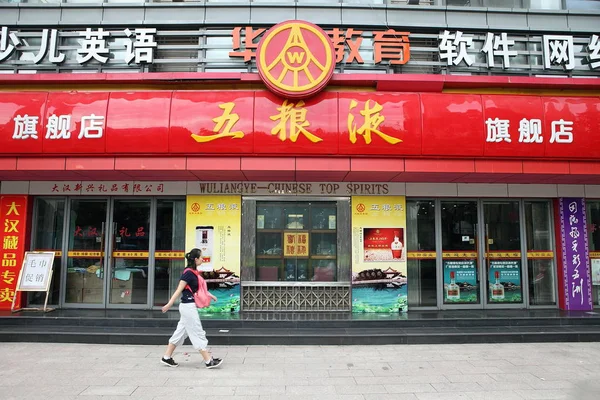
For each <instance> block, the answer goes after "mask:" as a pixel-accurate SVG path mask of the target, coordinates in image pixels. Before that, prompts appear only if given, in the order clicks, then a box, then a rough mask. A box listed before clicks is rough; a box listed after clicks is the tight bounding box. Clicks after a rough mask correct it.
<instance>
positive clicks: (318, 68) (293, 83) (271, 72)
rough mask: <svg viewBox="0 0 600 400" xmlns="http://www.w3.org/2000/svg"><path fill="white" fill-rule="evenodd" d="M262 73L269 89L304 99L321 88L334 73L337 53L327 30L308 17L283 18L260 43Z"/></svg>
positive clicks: (257, 59)
mask: <svg viewBox="0 0 600 400" xmlns="http://www.w3.org/2000/svg"><path fill="white" fill-rule="evenodd" d="M256 54H257V58H256V64H257V67H258V74H259V75H260V77H261V79H262V80H263V82H264V83H265V85H267V87H268V88H269V90H271V91H272V92H274V93H277V94H278V95H280V96H283V97H286V98H291V99H300V98H305V97H309V96H312V95H314V94H316V93H318V92H319V91H321V90H322V89H323V88H324V87H325V86H326V85H327V82H329V80H330V79H331V76H332V75H333V69H334V67H335V61H334V60H335V54H334V51H333V43H332V42H331V40H330V39H329V36H327V33H325V31H323V30H322V29H321V28H319V27H318V26H316V25H314V24H311V23H309V22H305V21H286V22H281V23H279V24H277V25H275V26H274V27H272V28H271V29H269V31H268V32H267V33H266V34H265V35H264V37H263V38H262V40H261V42H260V43H259V45H258V48H257V51H256Z"/></svg>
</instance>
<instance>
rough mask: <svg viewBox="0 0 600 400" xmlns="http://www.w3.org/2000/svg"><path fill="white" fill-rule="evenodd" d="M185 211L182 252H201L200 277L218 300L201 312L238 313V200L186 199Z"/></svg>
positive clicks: (240, 214)
mask: <svg viewBox="0 0 600 400" xmlns="http://www.w3.org/2000/svg"><path fill="white" fill-rule="evenodd" d="M186 210H187V212H186V235H185V245H186V246H185V248H186V251H190V250H191V249H193V248H199V249H200V250H201V251H202V257H203V261H204V262H203V264H202V271H203V272H202V275H203V277H204V279H206V283H207V285H208V289H209V291H210V292H211V293H212V294H214V295H215V296H216V297H217V299H218V301H217V302H212V303H211V305H210V306H209V307H207V308H203V309H201V311H202V312H205V313H215V312H238V311H239V310H240V238H241V230H242V229H241V221H242V220H241V218H242V197H241V196H236V195H228V196H219V195H216V196H188V197H187V204H186Z"/></svg>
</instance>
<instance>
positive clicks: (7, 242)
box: [2, 236, 19, 250]
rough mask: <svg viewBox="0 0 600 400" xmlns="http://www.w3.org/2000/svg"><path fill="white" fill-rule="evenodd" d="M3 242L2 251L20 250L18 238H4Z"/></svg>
mask: <svg viewBox="0 0 600 400" xmlns="http://www.w3.org/2000/svg"><path fill="white" fill-rule="evenodd" d="M3 239H4V240H3V241H2V250H17V249H18V248H19V237H18V236H4V238H3Z"/></svg>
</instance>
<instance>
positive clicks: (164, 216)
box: [154, 199, 185, 306]
mask: <svg viewBox="0 0 600 400" xmlns="http://www.w3.org/2000/svg"><path fill="white" fill-rule="evenodd" d="M183 226H185V199H170V200H158V201H157V205H156V251H155V261H154V305H155V306H162V305H164V304H166V303H167V302H168V301H169V297H170V296H171V293H173V291H175V289H176V288H177V285H178V284H179V277H180V276H181V273H182V272H183V269H184V268H185V262H184V259H183V257H182V256H181V255H180V254H181V252H184V251H185V230H184V229H182V228H181V227H183Z"/></svg>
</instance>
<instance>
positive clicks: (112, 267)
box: [64, 198, 151, 308]
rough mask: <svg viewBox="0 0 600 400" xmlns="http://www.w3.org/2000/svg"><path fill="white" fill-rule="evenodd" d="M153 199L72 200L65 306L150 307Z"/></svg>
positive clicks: (70, 202)
mask: <svg viewBox="0 0 600 400" xmlns="http://www.w3.org/2000/svg"><path fill="white" fill-rule="evenodd" d="M150 205H151V200H150V199H144V198H140V199H138V198H136V199H121V198H119V199H108V198H102V199H97V198H94V199H90V198H84V199H81V198H72V199H70V200H69V206H68V212H67V229H66V231H67V235H68V250H67V268H66V281H65V282H66V286H65V287H66V290H65V298H64V304H65V306H67V307H68V306H82V305H84V306H86V307H91V308H93V307H99V308H123V307H126V308H138V307H139V308H147V306H148V302H149V296H148V275H149V268H148V265H149V243H150V237H149V236H150V232H151V230H150V209H151V207H150Z"/></svg>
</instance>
